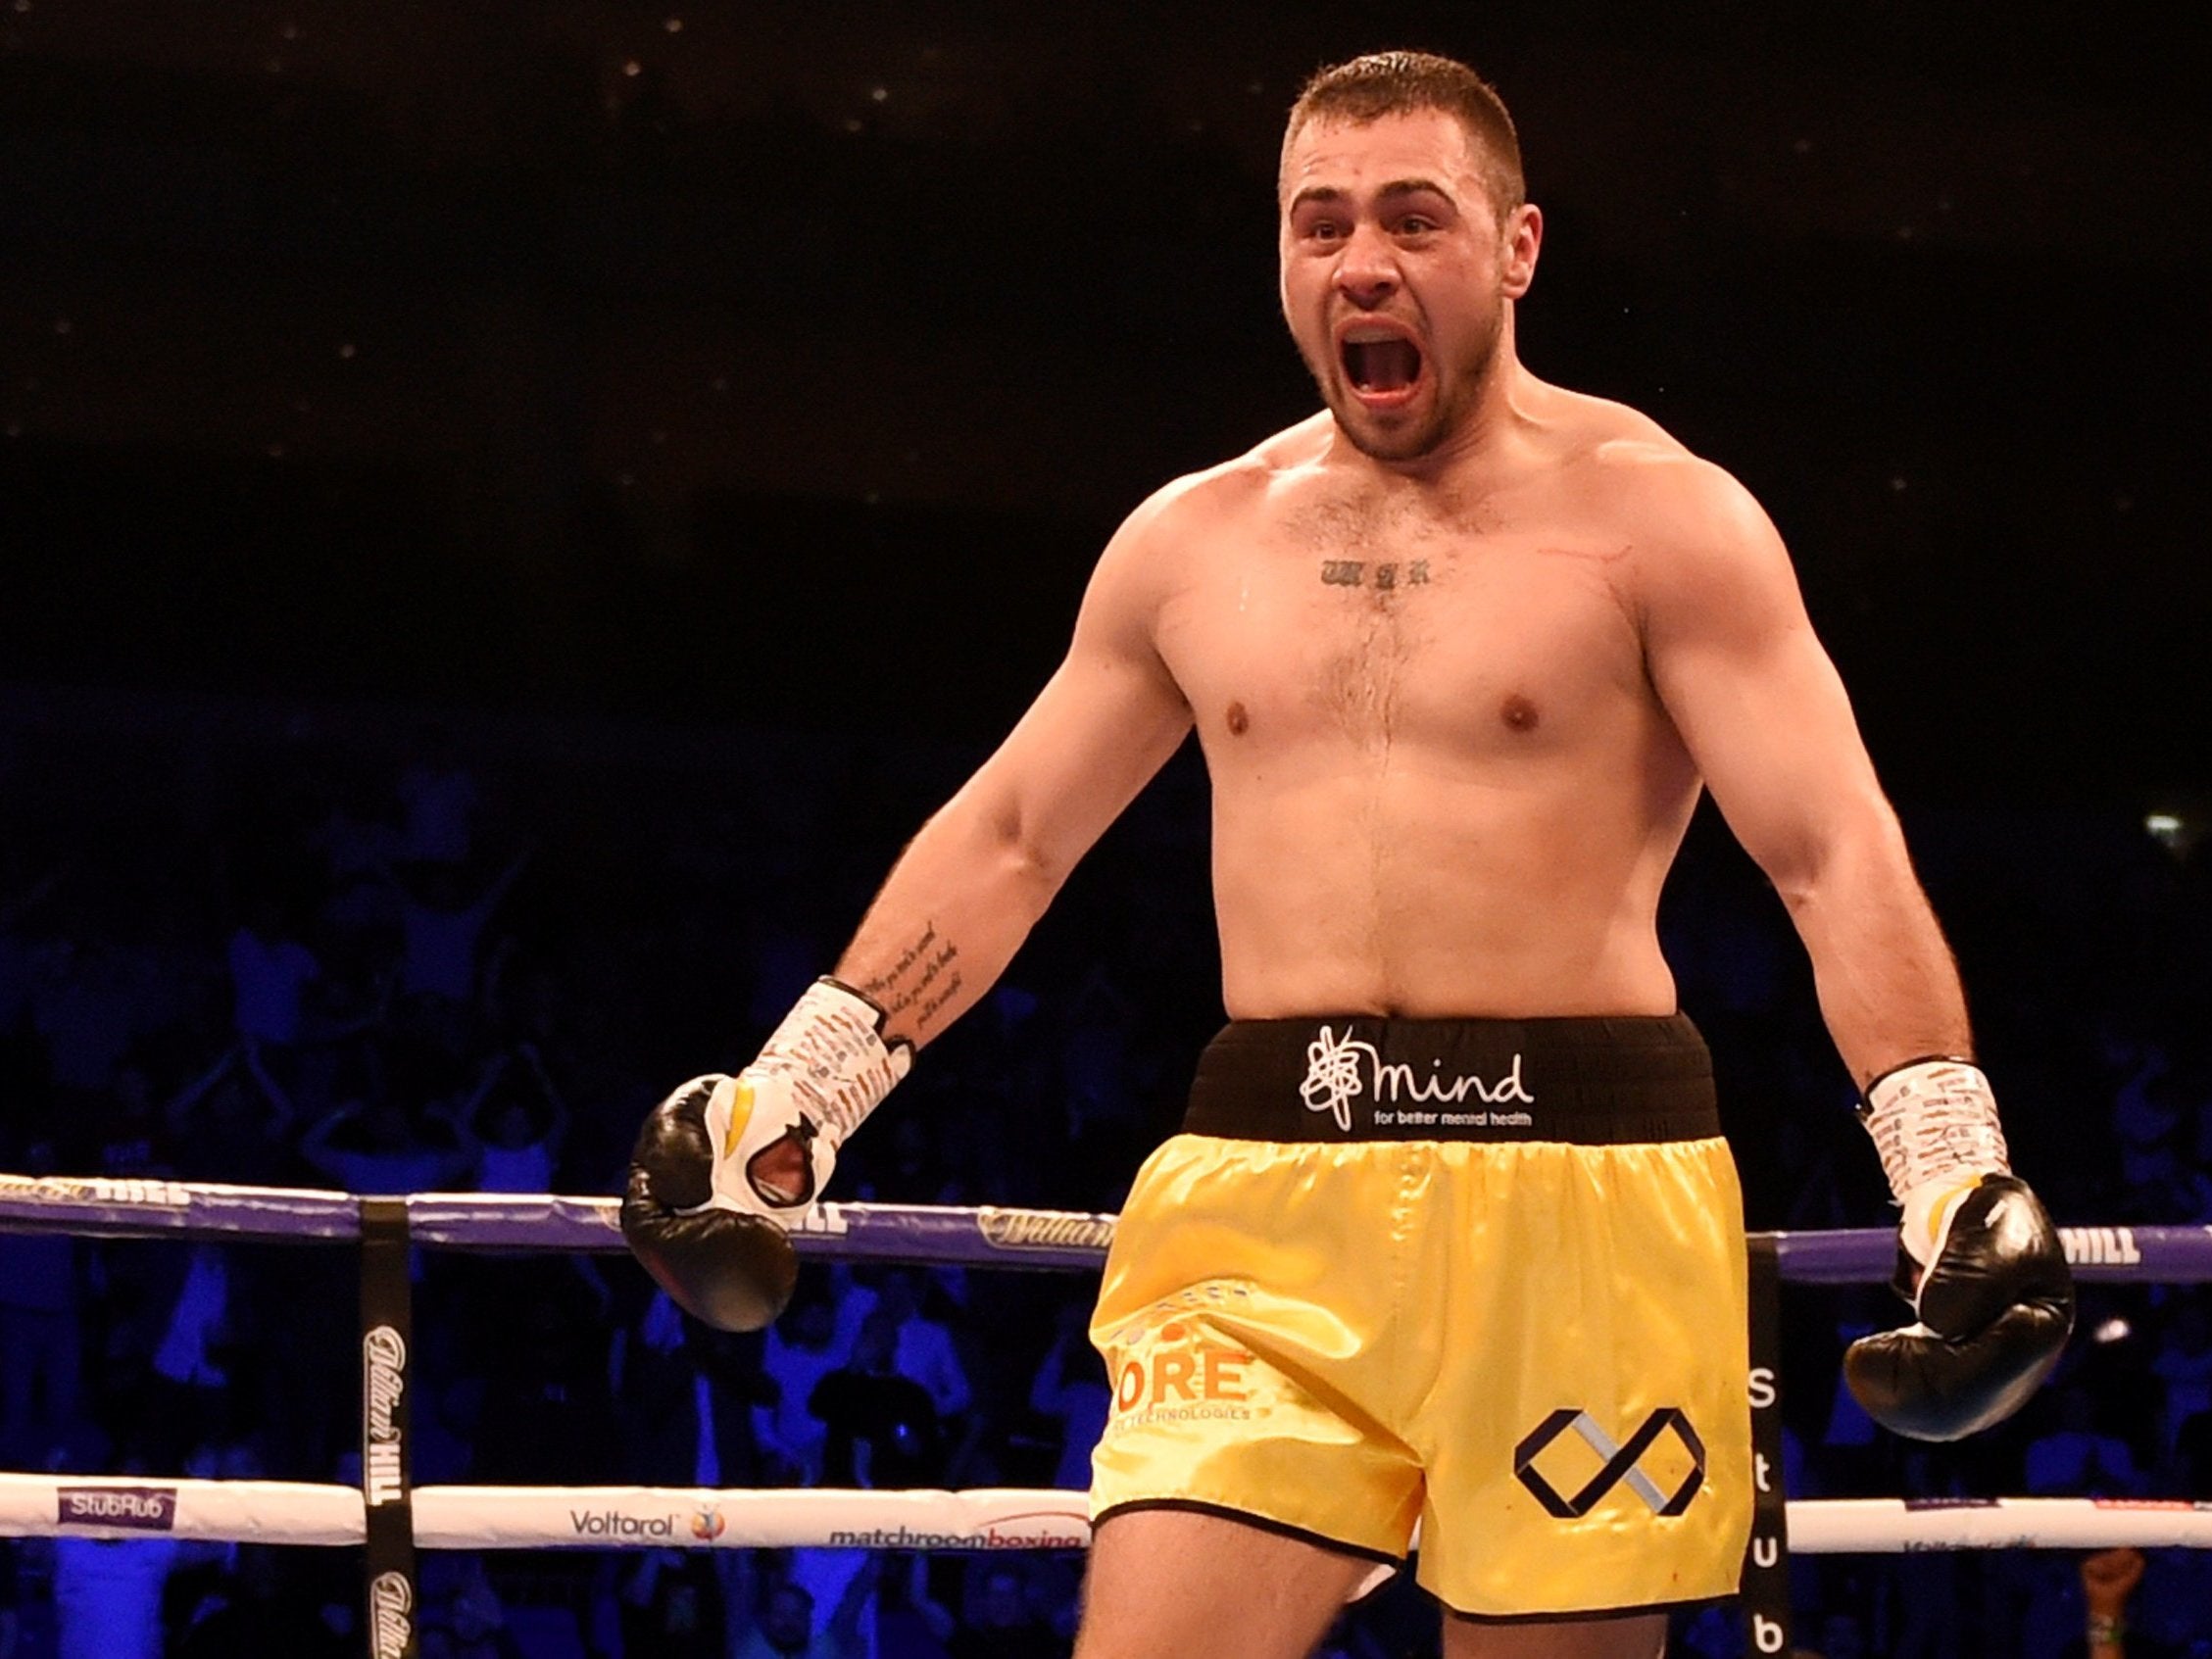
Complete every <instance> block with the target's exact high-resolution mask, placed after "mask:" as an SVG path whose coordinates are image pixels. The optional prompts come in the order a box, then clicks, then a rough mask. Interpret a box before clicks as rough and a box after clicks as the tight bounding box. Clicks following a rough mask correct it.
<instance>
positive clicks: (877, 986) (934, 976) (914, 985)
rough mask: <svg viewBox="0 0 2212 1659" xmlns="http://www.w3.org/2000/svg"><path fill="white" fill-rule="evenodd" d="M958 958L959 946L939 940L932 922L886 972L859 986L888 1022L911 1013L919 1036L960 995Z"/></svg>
mask: <svg viewBox="0 0 2212 1659" xmlns="http://www.w3.org/2000/svg"><path fill="white" fill-rule="evenodd" d="M959 959H960V951H959V946H957V945H955V944H954V943H953V942H952V941H951V940H949V939H940V938H939V937H938V935H937V924H936V923H935V922H931V923H930V924H929V925H928V926H927V927H926V928H924V929H923V930H922V933H921V937H920V938H918V939H916V940H915V941H914V942H913V943H912V944H910V945H909V946H908V947H907V948H906V949H905V950H904V951H900V952H899V957H898V960H896V961H895V962H893V963H892V964H891V966H890V967H889V968H888V969H887V970H886V971H884V972H883V973H881V974H878V975H876V976H875V977H873V978H871V979H866V980H862V981H861V982H860V989H861V990H862V991H863V992H865V993H866V994H867V995H868V997H869V998H870V999H872V1000H874V1001H875V1003H876V1004H877V1005H878V1006H879V1007H881V1008H882V1009H883V1012H884V1023H885V1024H886V1025H900V1024H904V1020H903V1019H902V1016H904V1015H908V1014H911V1016H912V1019H913V1024H912V1030H913V1032H914V1033H915V1034H916V1035H917V1036H918V1035H919V1034H920V1033H921V1032H922V1031H924V1030H926V1029H927V1028H928V1026H929V1022H930V1021H931V1020H933V1019H935V1018H936V1017H937V1015H938V1014H940V1013H942V1012H943V1011H944V1008H945V1004H946V1003H948V1002H950V1001H951V1000H953V998H954V997H955V996H956V995H958V993H959V989H960V970H959V966H958V965H957V964H958V963H959Z"/></svg>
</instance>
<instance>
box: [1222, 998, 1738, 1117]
mask: <svg viewBox="0 0 2212 1659" xmlns="http://www.w3.org/2000/svg"><path fill="white" fill-rule="evenodd" d="M1183 1131H1184V1133H1185V1134H1189V1135H1217V1136H1223V1137H1227V1138H1229V1139H1232V1140H1239V1141H1569V1142H1576V1143H1580V1144H1583V1145H1587V1146H1606V1145H1616V1144H1620V1143H1624V1142H1637V1141H1695V1140H1701V1139H1703V1138H1705V1137H1707V1136H1713V1135H1718V1134H1719V1133H1720V1116H1719V1112H1718V1110H1717V1109H1716V1107H1715V1106H1714V1103H1713V1069H1712V1059H1711V1056H1710V1055H1708V1054H1707V1053H1706V1051H1705V1043H1704V1039H1703V1038H1701V1037H1699V1036H1698V1035H1697V1028H1696V1026H1694V1025H1692V1024H1691V1023H1690V1021H1689V1019H1688V1018H1686V1017H1685V1016H1683V1015H1681V1014H1669V1015H1664V1016H1660V1017H1653V1018H1629V1017H1614V1018H1597V1019H1527V1020H1499V1019H1450V1020H1423V1019H1381V1018H1376V1017H1372V1016H1369V1015H1363V1014H1354V1015H1349V1016H1338V1017H1334V1018H1331V1017H1328V1016H1326V1015H1316V1016H1314V1017H1312V1018H1310V1019H1269V1020H1238V1021H1235V1022H1234V1023H1233V1024H1230V1025H1228V1026H1225V1027H1223V1028H1222V1031H1221V1034H1220V1035H1219V1036H1218V1037H1216V1038H1214V1040H1213V1041H1212V1042H1211V1043H1209V1044H1207V1045H1206V1049H1205V1052H1204V1053H1203V1054H1202V1055H1200V1056H1199V1069H1198V1076H1197V1078H1196V1079H1195V1080H1194V1081H1193V1082H1192V1084H1191V1103H1190V1107H1189V1109H1188V1110H1187V1111H1186V1112H1185V1113H1184V1116H1183Z"/></svg>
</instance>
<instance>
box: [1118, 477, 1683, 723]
mask: <svg viewBox="0 0 2212 1659" xmlns="http://www.w3.org/2000/svg"><path fill="white" fill-rule="evenodd" d="M1197 552H1198V557H1197V558H1195V559H1194V561H1193V566H1192V571H1191V575H1190V579H1189V580H1188V582H1187V583H1186V585H1185V586H1184V587H1183V588H1182V590H1181V591H1179V592H1178V593H1177V594H1176V596H1175V597H1174V598H1173V600H1171V601H1170V603H1169V604H1168V606H1167V607H1166V608H1165V609H1164V610H1163V611H1162V613H1161V618H1160V628H1159V641H1160V647H1161V651H1162V655H1163V656H1164V657H1165V658H1166V659H1167V663H1168V667H1169V668H1170V670H1171V671H1172V672H1173V673H1174V674H1175V677H1176V680H1177V682H1178V683H1179V684H1180V685H1181V686H1182V688H1183V691H1184V694H1185V696H1186V697H1187V698H1188V699H1189V701H1190V704H1191V707H1192V708H1193V710H1194V712H1195V713H1196V715H1197V719H1198V725H1199V730H1200V733H1201V736H1202V738H1203V739H1204V741H1205V742H1206V743H1207V745H1208V748H1209V750H1211V751H1213V752H1215V753H1216V754H1217V755H1218V756H1223V757H1226V756H1228V755H1231V754H1238V753H1242V754H1246V755H1251V756H1255V757H1256V756H1261V755H1265V754H1269V753H1276V752H1279V751H1280V749H1281V748H1282V747H1283V746H1286V745H1303V746H1307V747H1310V746H1312V745H1314V744H1316V743H1349V744H1352V745H1353V746H1357V747H1362V748H1385V749H1387V748H1389V747H1391V746H1394V745H1397V744H1399V743H1401V742H1417V743H1419V744H1421V745H1423V746H1425V747H1429V748H1433V749H1439V750H1443V751H1448V752H1451V753H1458V754H1464V755H1468V756H1480V755H1491V754H1504V755H1515V754H1519V755H1528V756H1537V755H1543V754H1556V753H1558V752H1559V751H1560V750H1561V749H1562V748H1564V747H1570V746H1573V745H1576V744H1578V743H1587V742H1590V741H1592V740H1594V739H1596V738H1598V736H1599V735H1600V734H1602V733H1604V732H1605V731H1607V730H1611V729H1616V728H1617V727H1618V726H1619V724H1620V722H1621V721H1622V720H1624V719H1629V718H1639V717H1641V716H1642V715H1643V714H1644V713H1646V712H1647V710H1648V707H1649V698H1650V694H1649V690H1648V687H1647V683H1646V681H1645V677H1644V672H1643V659H1642V650H1641V644H1640V641H1639V639H1638V635H1637V630H1636V627H1635V623H1634V621H1633V614H1632V610H1631V601H1630V599H1629V597H1628V589H1627V576H1628V573H1629V571H1628V566H1629V561H1631V560H1632V558H1633V555H1634V549H1633V546H1632V544H1631V543H1630V542H1629V541H1628V540H1627V538H1625V537H1623V536H1621V535H1619V534H1618V533H1611V534H1608V533H1606V532H1605V531H1604V530H1602V529H1601V528H1599V527H1597V526H1588V525H1577V526H1574V527H1573V528H1559V529H1548V530H1547V529H1534V528H1523V527H1521V526H1517V525H1514V524H1510V523H1499V522H1486V521H1484V520H1483V519H1482V518H1481V517H1480V516H1479V515H1476V516H1472V517H1468V518H1461V519H1455V520H1453V519H1439V518H1436V517H1433V516H1428V515H1422V514H1414V513H1402V512H1400V513H1393V512H1386V511H1377V510H1372V509H1361V508H1359V507H1357V506H1355V505H1351V504H1344V503H1329V502H1322V503H1318V504H1313V505H1311V506H1307V507H1303V508H1298V509H1294V510H1292V511H1288V512H1280V513H1274V514H1269V515H1267V516H1264V517H1260V518H1255V520H1254V521H1253V522H1252V523H1251V524H1249V525H1247V526H1244V527H1243V528H1242V533H1231V534H1226V535H1224V536H1223V537H1222V538H1221V539H1220V541H1219V542H1218V544H1216V545H1212V546H1208V547H1206V548H1204V549H1203V550H1197Z"/></svg>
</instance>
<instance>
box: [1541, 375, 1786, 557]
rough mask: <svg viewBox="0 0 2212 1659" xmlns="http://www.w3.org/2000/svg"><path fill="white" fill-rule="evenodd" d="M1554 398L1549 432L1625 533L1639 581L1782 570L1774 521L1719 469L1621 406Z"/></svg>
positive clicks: (1597, 503)
mask: <svg viewBox="0 0 2212 1659" xmlns="http://www.w3.org/2000/svg"><path fill="white" fill-rule="evenodd" d="M1559 396H1560V397H1561V398H1562V399H1563V400H1565V401H1564V403H1563V404H1562V406H1561V407H1560V409H1559V411H1558V415H1557V423H1556V426H1555V427H1554V430H1555V432H1556V433H1557V435H1558V438H1559V441H1560V446H1561V450H1562V462H1563V466H1564V470H1565V472H1566V475H1567V476H1568V478H1569V479H1570V480H1571V487H1572V488H1573V491H1574V493H1575V495H1576V496H1577V497H1578V498H1579V499H1580V500H1581V501H1582V502H1584V503H1585V504H1587V506H1588V508H1589V509H1590V510H1591V511H1593V512H1596V513H1598V514H1601V515H1602V516H1603V517H1605V518H1606V519H1607V520H1608V521H1610V522H1613V523H1617V524H1620V525H1621V526H1623V528H1624V530H1625V531H1626V532H1627V533H1628V538H1629V540H1630V544H1631V545H1632V546H1633V547H1634V548H1635V550H1636V558H1635V560H1634V561H1633V563H1634V567H1635V570H1636V573H1637V576H1638V578H1639V583H1640V585H1646V584H1651V583H1657V584H1662V585H1667V586H1673V585H1676V584H1680V583H1684V582H1688V583H1691V584H1693V585H1696V586H1700V587H1702V586H1703V585H1704V584H1706V583H1710V582H1720V583H1723V584H1726V583H1727V582H1729V581H1730V580H1731V579H1736V580H1745V579H1750V580H1757V579H1760V578H1762V577H1764V578H1768V579H1771V577H1772V576H1773V575H1774V574H1775V573H1776V571H1777V570H1778V569H1779V570H1780V571H1781V572H1782V573H1784V574H1787V571H1788V565H1789V557H1788V555H1787V553H1785V552H1784V550H1783V547H1782V540H1781V537H1780V536H1779V535H1778V534H1777V533H1776V531H1775V528H1774V525H1773V522H1772V521H1771V520H1770V519H1769V518H1768V517H1767V515H1766V512H1765V510H1764V509H1763V508H1761V507H1760V506H1759V504H1758V501H1757V499H1756V498H1755V497H1754V496H1753V495H1752V494H1751V492H1750V491H1749V490H1748V489H1746V488H1745V486H1744V485H1743V483H1742V482H1741V481H1740V480H1738V479H1737V477H1736V476H1735V475H1734V474H1733V473H1731V472H1730V471H1728V469H1727V468H1726V467H1723V466H1720V465H1718V464H1715V463H1713V462H1710V461H1707V460H1706V459H1704V458H1703V457H1702V456H1699V455H1696V454H1695V453H1693V452H1692V451H1691V449H1690V448H1689V446H1687V445H1686V444H1684V443H1683V442H1682V441H1681V440H1680V439H1679V438H1677V437H1675V436H1674V434H1673V433H1671V432H1669V431H1668V430H1667V429H1666V428H1665V427H1663V426H1661V425H1660V424H1659V423H1658V422H1657V421H1656V420H1653V419H1652V418H1651V417H1650V416H1649V415H1645V414H1643V413H1642V412H1641V411H1638V410H1634V409H1631V408H1629V407H1628V406H1627V405H1626V404H1619V403H1613V402H1610V401H1608V400H1607V399H1604V398H1594V397H1588V396H1585V395H1583V394H1580V393H1561V394H1559Z"/></svg>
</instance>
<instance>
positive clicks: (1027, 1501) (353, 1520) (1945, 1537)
mask: <svg viewBox="0 0 2212 1659" xmlns="http://www.w3.org/2000/svg"><path fill="white" fill-rule="evenodd" d="M410 1495H411V1498H412V1501H413V1503H414V1506H415V1541H416V1544H417V1545H418V1547H420V1548H423V1549H560V1548H570V1549H657V1548H669V1547H682V1548H714V1549H788V1548H827V1549H924V1550H930V1549H1080V1548H1082V1547H1083V1546H1084V1545H1085V1544H1086V1543H1088V1542H1089V1541H1090V1536H1091V1526H1090V1522H1089V1520H1088V1518H1087V1517H1088V1510H1087V1507H1086V1498H1085V1495H1084V1494H1083V1493H1082V1492H1079V1491H1060V1490H1049V1489H1035V1490H1033V1489H1025V1488H1013V1487H1000V1488H982V1489H978V1490H974V1491H928V1490H922V1491H852V1490H844V1489H840V1488H811V1489H801V1490H783V1491H717V1490H714V1489H713V1488H687V1487H439V1486H433V1487H417V1488H415V1489H414V1491H413V1492H412V1493H411V1494H410ZM64 1516H69V1517H73V1518H71V1519H63V1517H64ZM149 1533H161V1534H165V1535H167V1536H169V1537H178V1538H195V1539H202V1540H207V1541H218V1542H235V1543H288V1544H358V1543H360V1542H361V1541H362V1539H363V1537H364V1536H365V1535H364V1526H363V1509H362V1497H361V1492H360V1491H359V1490H358V1489H357V1488H352V1487H338V1486H315V1485H308V1484H303V1483H299V1482H292V1481H191V1480H177V1481H162V1480H149V1479H146V1478H144V1477H120V1476H108V1475H100V1476H89V1475H88V1476H73V1475H0V1537H107V1538H129V1537H145V1536H147V1535H148V1534H149ZM2122 1545H2133V1546H2134V1547H2135V1548H2138V1549H2170V1548H2177V1547H2178V1548H2185V1549H2212V1503H2190V1502H2187V1501H2180V1500H2176V1501H2162V1500H2151V1499H2122V1498H2093V1497H1995V1498H1936V1499H1908V1498H1895V1497H1861V1498H1802V1499H1796V1500H1793V1501H1792V1503H1791V1504H1790V1550H1791V1552H1792V1553H1793V1554H1799V1555H1874V1554H1891V1553H1896V1552H1899V1551H1907V1550H1929V1549H2115V1548H2119V1547H2120V1546H2122Z"/></svg>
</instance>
